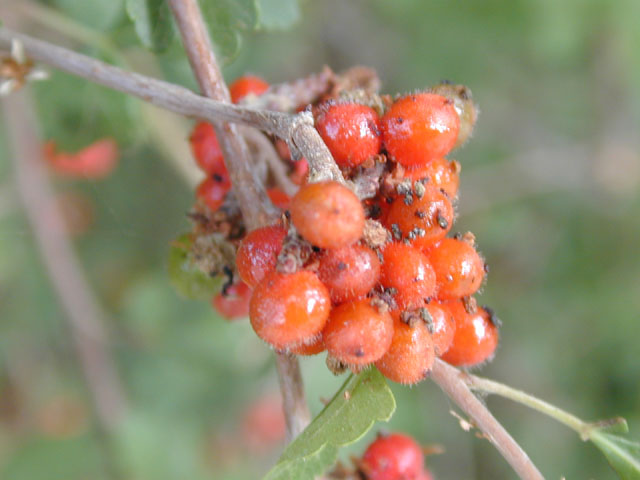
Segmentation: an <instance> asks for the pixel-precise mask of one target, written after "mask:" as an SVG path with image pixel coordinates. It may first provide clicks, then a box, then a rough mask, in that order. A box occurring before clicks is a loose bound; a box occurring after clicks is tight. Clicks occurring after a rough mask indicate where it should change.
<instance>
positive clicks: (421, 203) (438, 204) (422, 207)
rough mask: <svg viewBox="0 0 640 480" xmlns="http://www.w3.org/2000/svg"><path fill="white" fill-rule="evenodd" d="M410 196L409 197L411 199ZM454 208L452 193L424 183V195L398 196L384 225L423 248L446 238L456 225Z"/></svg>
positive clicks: (417, 246)
mask: <svg viewBox="0 0 640 480" xmlns="http://www.w3.org/2000/svg"><path fill="white" fill-rule="evenodd" d="M407 198H409V199H410V200H409V201H408V200H407ZM453 216H454V210H453V205H452V204H451V200H449V197H448V196H447V195H446V194H444V193H443V192H442V191H441V190H439V189H438V188H436V187H430V186H425V187H424V192H423V193H422V196H421V197H419V196H418V195H416V194H415V193H414V194H413V195H412V196H410V197H406V196H404V197H402V196H401V197H397V198H396V199H395V200H394V201H393V203H392V204H391V208H390V209H389V212H388V213H387V216H386V218H385V226H386V227H387V228H390V229H391V232H392V233H394V235H395V234H396V233H395V230H396V228H397V229H398V230H399V233H400V234H401V235H402V238H403V239H408V240H410V241H411V244H412V245H413V246H414V247H416V248H419V249H421V250H424V249H426V248H429V247H430V246H432V245H433V244H434V243H436V242H437V241H438V240H440V239H442V238H444V236H445V235H446V234H447V232H448V231H449V230H450V229H451V227H452V226H453Z"/></svg>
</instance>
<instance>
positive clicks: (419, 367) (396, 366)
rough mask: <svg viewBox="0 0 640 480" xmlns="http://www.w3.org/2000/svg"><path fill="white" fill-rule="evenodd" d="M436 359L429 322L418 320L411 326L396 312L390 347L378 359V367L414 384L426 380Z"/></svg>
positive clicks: (390, 378)
mask: <svg viewBox="0 0 640 480" xmlns="http://www.w3.org/2000/svg"><path fill="white" fill-rule="evenodd" d="M396 312H398V311H396ZM434 358H435V353H434V345H433V339H432V337H431V333H429V328H428V326H427V324H426V322H424V321H422V320H420V319H418V320H417V321H414V322H411V324H410V325H408V324H406V323H404V322H403V321H401V320H400V319H399V314H398V313H396V315H395V318H394V323H393V339H392V340H391V346H390V347H389V350H387V353H385V354H384V356H383V357H382V358H381V359H380V360H378V361H377V362H376V367H378V370H380V372H381V373H382V374H383V375H384V376H385V377H387V378H388V379H389V380H391V381H393V382H397V383H402V384H405V385H412V384H414V383H418V382H419V381H421V380H424V378H425V377H426V376H427V375H428V373H429V372H430V371H431V367H432V365H433V360H434Z"/></svg>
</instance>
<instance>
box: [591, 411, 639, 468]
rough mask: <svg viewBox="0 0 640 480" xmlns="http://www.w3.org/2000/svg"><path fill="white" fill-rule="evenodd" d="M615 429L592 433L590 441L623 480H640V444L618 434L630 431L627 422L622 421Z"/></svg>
mask: <svg viewBox="0 0 640 480" xmlns="http://www.w3.org/2000/svg"><path fill="white" fill-rule="evenodd" d="M614 427H615V428H607V427H605V428H599V429H596V430H593V431H591V432H590V433H589V440H591V441H592V442H593V443H594V444H595V446H596V447H598V448H599V449H600V451H601V452H602V453H603V454H604V456H605V457H607V460H608V461H609V464H610V465H611V467H612V468H613V469H614V470H615V471H616V473H617V474H618V476H619V477H620V478H621V479H622V480H637V479H639V478H640V443H638V442H633V441H631V440H629V439H627V438H625V437H623V436H621V435H619V434H618V433H627V432H628V431H629V428H628V426H627V422H626V421H624V420H622V421H620V422H618V423H616V424H615V425H614Z"/></svg>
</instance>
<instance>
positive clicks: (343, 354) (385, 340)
mask: <svg viewBox="0 0 640 480" xmlns="http://www.w3.org/2000/svg"><path fill="white" fill-rule="evenodd" d="M322 336H323V338H324V344H325V346H326V348H327V351H328V352H329V354H330V355H331V356H332V357H333V358H335V359H337V360H339V361H341V362H342V363H345V364H347V365H368V364H370V363H372V362H375V361H376V360H378V359H379V358H380V357H382V355H384V353H385V352H386V351H387V349H388V348H389V345H390V344H391V338H392V336H393V320H392V319H391V315H389V313H388V312H381V311H379V310H378V309H377V308H375V307H373V306H371V304H370V302H369V300H355V301H353V302H347V303H343V304H342V305H340V306H338V307H334V309H333V310H332V311H331V316H330V317H329V321H328V322H327V325H326V327H325V328H324V330H323V331H322Z"/></svg>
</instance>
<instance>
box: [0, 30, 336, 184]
mask: <svg viewBox="0 0 640 480" xmlns="http://www.w3.org/2000/svg"><path fill="white" fill-rule="evenodd" d="M11 39H16V40H19V41H20V42H21V43H22V45H23V46H24V50H25V53H26V54H27V55H28V56H29V57H31V58H32V59H34V60H36V61H39V62H42V63H45V64H47V65H50V66H52V67H55V68H58V69H60V70H63V71H65V72H68V73H72V74H74V75H77V76H79V77H83V78H86V79H88V80H91V81H93V82H96V83H99V84H101V85H104V86H106V87H109V88H113V89H115V90H118V91H120V92H124V93H127V94H129V95H133V96H135V97H138V98H141V99H142V100H145V101H147V102H149V103H153V104H154V105H157V106H159V107H162V108H165V109H167V110H171V111H172V112H175V113H179V114H181V115H185V116H188V117H195V118H202V119H205V120H208V121H211V122H219V121H226V122H235V123H241V124H245V125H249V126H252V127H256V128H258V129H260V130H263V131H266V132H268V133H271V134H273V135H276V136H278V137H280V138H282V139H283V140H285V141H286V142H287V144H288V145H289V148H290V149H291V153H292V155H294V156H295V157H296V158H299V157H305V158H306V159H307V161H308V162H309V167H310V172H309V173H310V180H313V181H320V180H336V181H343V176H342V173H341V172H340V169H339V168H337V167H336V166H335V162H333V157H332V156H331V153H330V152H329V149H328V148H327V146H326V145H325V144H324V142H323V141H322V138H321V137H320V135H319V134H318V132H317V131H316V129H315V128H314V127H313V116H312V115H311V113H310V112H301V113H298V114H295V115H293V114H288V113H282V112H275V111H269V110H254V109H251V108H244V107H239V106H236V105H231V104H228V103H224V102H218V101H215V100H211V99H208V98H206V97H203V96H201V95H197V94H195V93H193V92H192V91H191V90H189V89H187V88H184V87H181V86H179V85H173V84H171V83H167V82H163V81H162V80H157V79H154V78H150V77H147V76H144V75H140V74H137V73H133V72H128V71H126V70H123V69H121V68H117V67H114V66H112V65H109V64H107V63H104V62H101V61H99V60H96V59H93V58H91V57H87V56H86V55H81V54H79V53H76V52H73V51H71V50H68V49H66V48H62V47H58V46H56V45H52V44H50V43H48V42H45V41H42V40H37V39H35V38H33V37H30V36H28V35H24V34H21V33H17V32H14V31H11V30H9V29H7V28H4V27H0V47H4V48H9V46H10V44H11Z"/></svg>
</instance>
